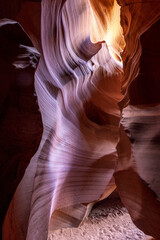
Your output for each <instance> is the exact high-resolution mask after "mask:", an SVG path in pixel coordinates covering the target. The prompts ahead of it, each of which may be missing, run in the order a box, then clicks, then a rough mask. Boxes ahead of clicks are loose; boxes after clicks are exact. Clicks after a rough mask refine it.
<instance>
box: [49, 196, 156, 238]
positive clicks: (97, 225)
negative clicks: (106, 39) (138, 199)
mask: <svg viewBox="0 0 160 240" xmlns="http://www.w3.org/2000/svg"><path fill="white" fill-rule="evenodd" d="M140 239H145V240H150V239H152V238H151V237H149V236H146V235H145V234H144V233H143V232H141V231H140V230H139V229H137V228H136V226H135V225H134V224H133V223H132V221H131V218H130V216H129V214H128V212H127V210H126V209H125V207H124V206H123V205H122V203H121V202H120V200H119V199H117V198H113V199H106V200H104V201H102V202H100V203H98V204H96V205H95V206H94V208H93V209H92V212H91V213H90V215H89V217H88V218H87V219H86V220H85V221H84V223H83V224H82V226H80V227H79V228H71V229H60V230H57V231H56V232H55V233H54V234H52V235H50V236H49V239H48V240H140Z"/></svg>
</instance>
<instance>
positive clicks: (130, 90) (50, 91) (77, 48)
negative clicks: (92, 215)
mask: <svg viewBox="0 0 160 240" xmlns="http://www.w3.org/2000/svg"><path fill="white" fill-rule="evenodd" d="M31 6H33V8H31ZM25 7H26V8H27V9H31V11H29V12H27V11H26V12H25V9H26V8H25ZM34 13H35V14H34ZM159 17H160V3H159V1H150V2H145V1H141V2H137V3H136V1H122V0H119V1H114V0H113V1H107V0H106V1H105V0H103V1H102V0H101V1H96V0H90V1H86V0H78V1H77V0H76V1H75V0H66V1H64V0H58V1H53V0H43V1H42V3H41V16H40V4H39V3H34V4H33V5H32V4H31V3H24V4H22V6H21V9H20V10H19V11H18V13H17V14H16V17H15V19H16V20H17V21H19V22H20V24H21V25H22V26H23V28H24V30H25V31H26V33H27V34H28V36H29V37H30V39H31V41H32V43H33V44H34V46H35V47H36V48H37V49H38V51H39V52H40V54H41V57H40V61H39V64H38V66H37V69H36V72H35V89H36V94H37V97H38V105H39V108H40V112H41V117H42V122H43V135H42V139H41V143H40V145H39V148H38V151H37V152H36V153H35V155H34V156H33V157H32V159H31V161H30V164H29V166H28V167H27V169H26V171H25V174H24V177H23V179H22V181H21V182H20V184H19V186H18V188H17V190H16V192H15V195H14V197H13V200H12V202H11V204H10V207H9V209H8V212H7V215H6V218H5V221H4V226H3V239H4V240H9V239H12V240H17V239H20V240H24V239H28V240H32V239H38V240H45V239H47V236H48V233H51V232H53V231H54V230H56V229H59V228H63V227H76V226H79V224H80V223H81V222H82V221H83V219H84V217H85V216H86V212H89V209H90V207H91V206H92V205H93V204H94V203H95V202H97V201H99V200H101V199H104V198H105V197H108V195H109V194H110V193H111V192H112V191H113V190H114V189H115V188H116V187H117V188H118V191H119V194H120V197H121V200H122V201H123V203H124V205H125V206H126V208H127V209H128V211H129V213H130V215H131V217H132V220H133V221H134V222H135V224H136V225H137V226H138V227H139V228H140V229H141V230H143V231H144V232H145V233H146V234H148V235H152V236H154V237H155V238H157V239H158V238H159V235H160V231H159V227H158V219H159V217H160V203H159V200H158V198H159V194H160V193H159V187H158V186H159V183H160V181H159V174H158V170H159V163H158V159H159V150H158V142H159V127H158V121H159V105H158V104H159V99H158V98H156V100H157V101H156V102H154V105H152V106H149V105H148V104H150V103H151V104H152V103H153V101H152V102H148V101H147V102H143V105H142V101H141V99H143V97H144V95H143V94H142V98H141V93H140V90H139V87H138V86H139V84H137V85H134V81H137V82H139V81H140V80H139V79H140V78H141V77H139V76H140V73H141V72H140V71H139V69H140V67H141V66H142V65H141V60H142V58H143V34H144V33H145V32H146V31H147V30H148V29H150V27H151V26H153V24H154V23H156V22H157V21H158V19H159ZM27 18H28V20H27ZM32 20H34V24H33V25H32V24H31V25H30V23H31V22H32ZM40 20H41V24H40ZM40 33H41V35H40ZM141 43H142V45H141ZM145 46H146V45H145ZM30 50H31V49H30V48H27V52H29V51H30ZM31 52H32V51H31ZM35 55H36V54H35ZM141 56H142V58H141ZM22 58H23V57H22ZM145 59H146V58H145ZM21 60H22V59H21ZM21 60H20V62H19V61H18V60H17V59H16V61H13V65H14V66H15V67H16V66H17V64H18V66H19V64H22V61H21ZM25 64H26V62H25ZM152 69H154V68H152ZM23 74H24V72H23V73H22V75H23ZM138 74H139V75H138ZM157 76H158V75H157ZM135 79H136V80H135ZM151 81H152V80H151ZM156 82H157V81H156V80H155V81H154V83H156ZM18 83H19V84H21V80H19V78H18ZM151 85H152V84H151ZM151 85H150V86H151ZM156 86H158V84H157V85H156ZM144 89H145V84H144ZM135 91H138V97H137V96H135V97H134V92H135ZM157 96H158V94H157ZM139 99H140V100H139ZM137 102H138V103H137ZM132 105H134V106H132ZM137 105H138V106H137ZM139 105H140V106H139ZM157 112H158V113H157ZM154 122H156V124H154ZM154 125H156V128H155V126H154ZM143 134H144V136H143ZM152 158H154V163H153V162H152ZM143 159H144V160H143ZM152 163H153V166H152ZM156 195H157V196H156ZM149 218H150V219H149ZM153 222H154V226H153V224H152V223H153Z"/></svg>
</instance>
